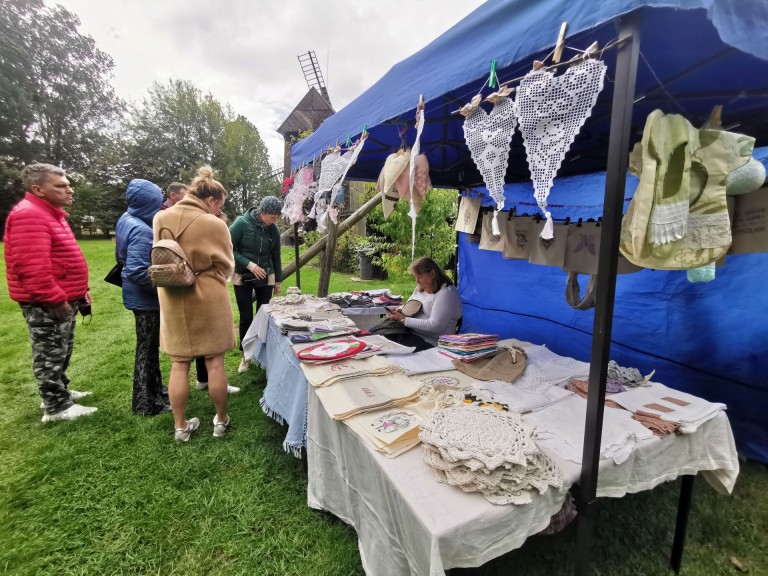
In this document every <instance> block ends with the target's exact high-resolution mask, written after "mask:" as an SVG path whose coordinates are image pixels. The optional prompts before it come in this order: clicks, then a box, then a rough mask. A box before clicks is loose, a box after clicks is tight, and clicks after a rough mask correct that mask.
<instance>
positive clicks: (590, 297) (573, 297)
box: [565, 272, 597, 310]
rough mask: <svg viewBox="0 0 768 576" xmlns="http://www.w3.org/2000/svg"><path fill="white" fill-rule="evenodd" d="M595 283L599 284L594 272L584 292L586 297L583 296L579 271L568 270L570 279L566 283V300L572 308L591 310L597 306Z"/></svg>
mask: <svg viewBox="0 0 768 576" xmlns="http://www.w3.org/2000/svg"><path fill="white" fill-rule="evenodd" d="M595 284H597V274H592V275H590V277H589V282H588V283H587V289H586V291H585V292H584V298H582V297H581V289H580V288H579V274H578V272H568V281H567V282H566V284H565V301H566V302H567V303H568V305H569V306H570V307H571V308H575V309H576V310H589V309H590V308H594V307H595Z"/></svg>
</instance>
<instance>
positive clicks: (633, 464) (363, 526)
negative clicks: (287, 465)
mask: <svg viewBox="0 0 768 576" xmlns="http://www.w3.org/2000/svg"><path fill="white" fill-rule="evenodd" d="M266 308H267V307H266V306H262V307H261V308H260V310H259V313H258V314H257V315H256V319H254V323H253V325H252V326H251V329H250V330H249V333H248V335H247V336H246V338H245V339H244V341H243V342H244V349H245V351H246V354H247V355H248V356H249V357H252V358H255V359H257V360H258V361H259V362H260V363H261V364H262V365H263V366H264V367H265V368H266V371H267V387H266V388H265V390H264V396H263V397H262V399H261V405H262V408H263V409H264V411H265V413H267V414H268V415H270V416H271V417H273V418H275V419H276V420H278V421H280V422H284V423H287V424H288V434H287V436H286V439H285V441H284V443H283V446H284V448H285V449H286V451H289V452H291V453H293V454H295V455H297V456H300V454H301V449H302V448H306V450H307V466H308V487H307V498H308V504H309V506H311V507H312V508H316V509H322V510H326V511H328V512H330V513H332V514H334V515H335V516H337V517H339V518H340V519H342V520H343V521H345V522H347V523H348V524H350V525H351V526H353V527H354V528H355V529H356V531H357V535H358V548H359V550H360V555H361V559H362V562H363V566H364V568H365V570H366V573H367V574H370V575H375V576H379V575H390V574H392V575H395V574H424V575H436V574H437V575H439V574H444V571H445V570H447V569H450V568H459V567H473V566H480V565H482V564H484V563H485V562H488V561H489V560H491V559H493V558H496V557H498V556H501V555H503V554H505V553H507V552H509V551H511V550H514V549H516V548H519V547H520V546H522V544H523V543H524V542H525V540H526V539H527V538H528V537H529V536H531V535H533V534H536V533H538V532H540V531H541V530H543V529H544V528H546V527H547V525H548V524H549V521H550V518H551V516H552V515H553V514H555V513H556V512H558V511H559V510H560V509H561V507H562V505H563V503H564V501H565V498H566V493H567V490H568V488H569V487H570V486H571V485H573V484H574V483H576V482H577V481H578V479H579V474H580V470H581V467H580V465H579V464H577V463H575V462H571V461H568V460H565V459H563V458H560V457H558V456H557V454H555V453H552V452H548V451H547V450H546V449H542V450H543V451H544V452H545V453H547V455H548V456H549V457H550V458H551V459H552V460H553V461H554V462H555V463H556V464H557V466H558V467H559V468H560V471H561V473H562V476H563V479H564V482H563V488H562V489H561V490H556V489H552V488H549V489H547V490H546V491H545V492H544V493H543V494H538V493H536V492H534V493H533V494H532V497H533V500H532V502H531V503H530V504H525V505H505V506H497V505H494V504H491V503H490V502H488V501H487V500H486V499H485V498H484V497H483V496H482V495H480V494H477V493H465V492H462V491H461V490H460V489H459V488H457V487H453V486H449V485H446V484H440V483H438V482H437V481H436V479H435V476H434V473H433V471H432V470H431V469H430V468H429V467H428V466H427V464H425V463H424V461H423V451H422V449H421V447H416V448H414V449H412V450H410V451H408V452H406V453H404V454H402V455H400V456H398V457H397V458H392V459H388V458H386V457H385V456H384V455H382V454H380V453H378V452H374V451H373V450H371V449H370V448H369V447H368V446H367V445H366V444H365V443H364V442H363V441H362V440H361V438H360V437H358V436H357V435H356V434H355V432H354V431H353V430H352V429H351V428H350V427H349V426H347V425H345V424H344V423H343V422H341V421H338V420H333V419H332V418H330V417H329V416H328V414H327V412H326V411H325V409H324V408H323V406H322V404H321V403H320V401H319V399H318V396H317V394H316V391H315V389H314V388H313V387H312V386H311V385H310V384H309V383H308V382H307V379H306V377H305V375H304V373H303V371H302V369H301V365H300V362H299V360H298V359H297V358H296V355H295V353H294V352H293V350H292V349H291V343H290V341H289V339H288V338H287V337H286V336H284V335H283V334H282V333H281V332H280V329H279V328H278V326H277V324H276V323H275V321H274V320H273V319H271V318H270V317H269V315H268V313H267V310H266ZM265 344H266V345H265ZM425 376H426V375H425ZM546 409H547V408H544V409H543V410H542V413H543V411H544V410H546ZM738 470H739V465H738V457H737V453H736V447H735V443H734V439H733V434H732V432H731V428H730V424H729V422H728V418H727V416H726V413H725V412H719V413H718V414H717V415H716V416H715V417H713V418H712V419H710V420H709V421H707V422H705V423H703V424H702V425H700V426H699V427H698V429H697V430H696V432H695V433H691V434H683V435H674V434H673V435H670V436H666V437H664V438H660V437H657V436H654V437H653V438H650V439H648V440H643V441H640V442H638V443H637V444H636V445H635V447H634V450H633V451H632V452H631V454H630V455H629V457H628V458H627V459H626V460H625V461H623V462H622V463H621V464H620V465H616V464H615V463H614V461H613V460H611V459H602V460H601V463H600V475H599V483H598V490H597V495H598V496H602V497H621V496H624V495H625V494H627V493H635V492H640V491H643V490H650V489H652V488H653V487H655V486H657V485H659V484H661V483H663V482H667V481H671V480H674V479H675V478H677V477H679V476H684V475H695V474H697V473H701V475H702V476H703V477H704V478H705V479H706V480H707V481H708V482H709V483H710V484H711V485H712V486H713V487H714V488H715V489H716V490H717V491H719V492H722V493H730V492H731V490H732V489H733V486H734V484H735V481H736V477H737V475H738Z"/></svg>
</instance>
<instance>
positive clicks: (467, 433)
mask: <svg viewBox="0 0 768 576" xmlns="http://www.w3.org/2000/svg"><path fill="white" fill-rule="evenodd" d="M533 434H534V430H533V428H532V427H531V426H529V425H528V424H526V423H525V422H523V420H522V419H521V418H520V415H519V414H514V413H512V412H502V411H499V410H495V409H492V408H481V407H480V406H477V405H474V404H469V405H460V406H448V407H446V408H441V409H436V410H434V411H432V413H431V414H430V415H429V418H427V419H426V420H425V421H424V422H422V424H421V432H420V433H419V439H420V440H421V441H422V442H424V443H425V444H429V445H431V446H432V447H434V448H435V449H437V450H438V451H439V452H440V454H441V455H442V456H443V458H444V459H445V460H447V461H450V462H461V461H466V460H469V459H474V460H477V461H478V462H479V463H481V464H482V466H485V467H486V468H488V469H489V470H493V469H495V468H498V467H499V466H503V465H505V464H520V465H524V464H525V463H526V455H528V454H534V453H536V452H538V448H537V447H536V444H535V443H534V441H533V438H534V436H533Z"/></svg>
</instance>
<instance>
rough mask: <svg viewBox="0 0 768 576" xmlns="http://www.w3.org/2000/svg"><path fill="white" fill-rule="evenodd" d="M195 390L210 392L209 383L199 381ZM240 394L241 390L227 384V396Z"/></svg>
mask: <svg viewBox="0 0 768 576" xmlns="http://www.w3.org/2000/svg"><path fill="white" fill-rule="evenodd" d="M195 388H197V389H198V390H208V382H200V381H199V380H198V381H197V384H195ZM238 392H240V388H238V387H237V386H230V385H229V384H227V394H237V393H238Z"/></svg>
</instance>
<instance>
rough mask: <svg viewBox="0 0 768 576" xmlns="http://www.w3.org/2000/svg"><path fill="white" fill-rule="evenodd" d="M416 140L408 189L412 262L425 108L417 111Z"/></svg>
mask: <svg viewBox="0 0 768 576" xmlns="http://www.w3.org/2000/svg"><path fill="white" fill-rule="evenodd" d="M416 116H417V118H416V140H414V142H413V146H411V163H410V167H409V168H408V190H409V191H410V194H411V209H410V210H409V211H408V216H410V217H411V262H413V259H414V257H415V255H416V215H417V213H416V207H415V206H414V204H413V195H414V194H416V193H417V192H416V190H415V188H414V186H413V184H414V179H415V178H416V158H418V156H419V150H420V149H421V131H422V130H423V129H424V110H419V111H418V112H417V113H416Z"/></svg>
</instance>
